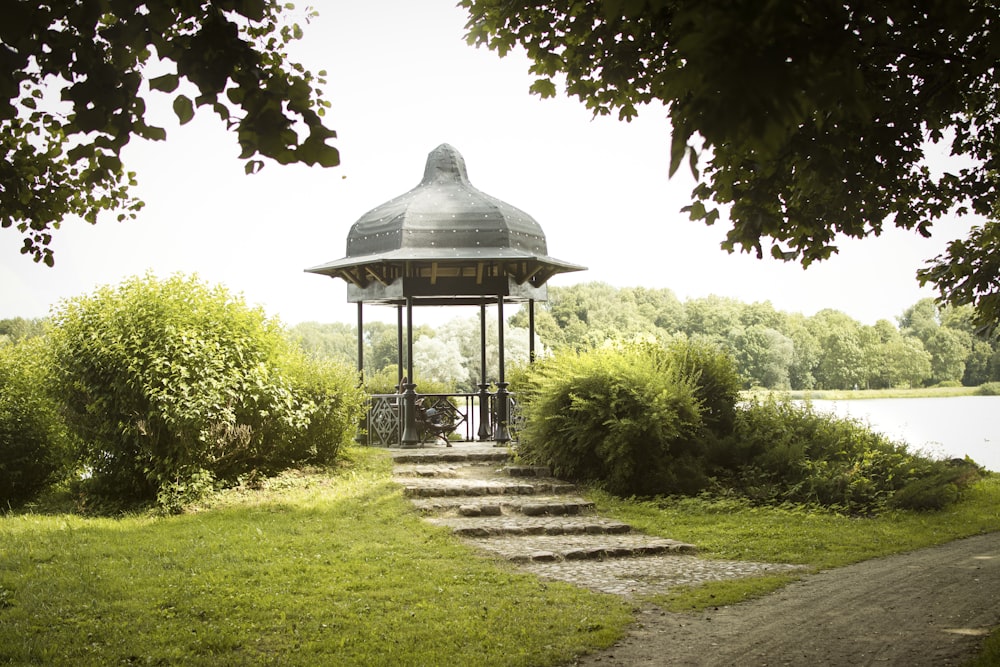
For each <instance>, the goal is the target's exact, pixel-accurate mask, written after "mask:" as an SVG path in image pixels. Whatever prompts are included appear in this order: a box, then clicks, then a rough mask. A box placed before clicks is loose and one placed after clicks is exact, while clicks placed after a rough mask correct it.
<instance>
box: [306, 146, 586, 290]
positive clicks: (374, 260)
mask: <svg viewBox="0 0 1000 667" xmlns="http://www.w3.org/2000/svg"><path fill="white" fill-rule="evenodd" d="M487 264H489V265H490V267H491V268H490V269H489V270H485V269H484V266H485V265H487ZM421 266H423V267H425V268H429V272H427V271H425V272H424V273H423V274H422V273H421V272H420V271H421V270H420V267H421ZM462 267H464V268H462ZM439 269H440V270H439ZM583 269H584V267H582V266H578V265H576V264H570V263H568V262H563V261H560V260H557V259H554V258H552V257H549V256H548V249H547V246H546V242H545V234H544V233H543V232H542V228H541V226H540V225H539V224H538V223H537V222H536V221H535V220H534V218H532V217H531V216H530V215H528V214H527V213H525V212H524V211H522V210H520V209H518V208H516V207H514V206H511V205H510V204H508V203H506V202H503V201H500V200H499V199H497V198H495V197H491V196H490V195H488V194H486V193H484V192H482V191H480V190H478V189H477V188H475V187H474V186H473V185H472V184H471V183H470V182H469V176H468V173H467V172H466V168H465V159H464V158H463V157H462V155H461V154H460V153H459V152H458V151H457V150H455V148H453V147H452V146H450V145H448V144H441V145H440V146H438V147H437V148H435V149H434V150H433V151H431V152H430V154H429V155H428V156H427V164H426V166H425V167H424V177H423V180H421V181H420V183H419V184H418V185H417V186H416V187H415V188H413V189H412V190H410V191H409V192H406V193H404V194H402V195H399V196H398V197H395V198H394V199H391V200H389V201H387V202H386V203H384V204H382V205H380V206H377V207H375V208H373V209H372V210H370V211H368V212H367V213H365V214H364V215H363V216H361V218H360V219H359V220H358V221H357V222H355V223H354V225H353V226H352V227H351V230H350V232H349V233H348V235H347V255H346V256H345V257H343V258H342V259H339V260H335V261H333V262H328V263H326V264H322V265H320V266H316V267H313V268H310V269H306V271H307V272H309V273H319V274H322V275H328V276H331V277H339V278H343V279H344V280H346V281H348V282H349V283H350V284H351V285H353V286H354V287H355V288H357V289H359V290H365V289H367V286H368V285H369V283H371V282H372V281H377V282H378V283H381V284H382V285H383V286H389V285H390V284H394V283H396V281H397V280H399V279H400V278H407V277H409V278H411V279H417V278H418V277H420V276H422V275H423V276H424V277H427V276H429V277H430V278H431V280H430V285H431V286H432V287H426V286H425V288H424V289H423V290H422V291H423V292H424V293H426V294H425V295H426V296H431V295H432V293H433V296H436V297H440V296H459V295H470V294H479V293H495V292H488V291H487V289H486V287H484V285H485V283H484V282H483V276H484V275H487V276H488V275H493V276H494V277H497V278H500V277H504V276H509V277H510V278H511V279H512V280H514V281H515V282H516V283H517V284H518V285H524V284H526V283H528V284H529V285H528V286H534V287H536V288H538V287H541V286H543V285H544V283H545V282H546V281H547V280H548V279H549V278H550V277H551V276H553V275H555V274H556V273H563V272H567V271H581V270H583ZM449 271H450V272H451V273H450V274H449ZM484 271H485V273H484ZM448 275H451V276H452V277H456V278H461V277H463V276H469V275H475V276H476V277H477V280H476V282H475V286H473V285H470V284H468V283H465V284H460V283H459V282H455V281H453V282H451V283H448V282H446V281H445V282H442V283H441V284H440V285H439V284H438V277H439V276H440V277H446V276H448ZM504 282H506V279H504ZM448 289H451V290H453V292H452V293H451V294H447V292H446V290H448ZM390 291H391V292H392V294H394V295H397V291H392V290H390ZM383 292H384V290H383ZM355 296H356V298H357V300H362V295H361V294H360V293H355Z"/></svg>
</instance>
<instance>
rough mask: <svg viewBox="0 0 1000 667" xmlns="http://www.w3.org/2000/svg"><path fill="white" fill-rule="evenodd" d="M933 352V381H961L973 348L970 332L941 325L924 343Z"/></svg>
mask: <svg viewBox="0 0 1000 667" xmlns="http://www.w3.org/2000/svg"><path fill="white" fill-rule="evenodd" d="M924 346H925V347H926V348H927V351H928V352H930V353H931V376H932V378H931V379H932V381H933V382H935V383H938V382H956V383H957V382H960V381H961V380H962V376H963V375H965V360H966V359H967V358H968V357H969V353H970V352H971V350H972V339H971V338H970V336H969V334H967V333H965V332H964V331H958V330H957V329H950V328H948V327H940V328H938V330H937V331H935V332H934V333H933V334H931V336H930V338H928V339H927V341H926V342H925V343H924Z"/></svg>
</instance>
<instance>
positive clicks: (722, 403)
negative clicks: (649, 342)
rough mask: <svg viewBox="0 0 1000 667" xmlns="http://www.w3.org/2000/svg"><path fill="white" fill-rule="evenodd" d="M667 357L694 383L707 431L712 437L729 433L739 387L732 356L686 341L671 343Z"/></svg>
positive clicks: (731, 428)
mask: <svg viewBox="0 0 1000 667" xmlns="http://www.w3.org/2000/svg"><path fill="white" fill-rule="evenodd" d="M666 355H667V359H668V360H669V361H668V363H672V364H676V365H677V366H678V368H679V369H680V372H681V373H682V375H684V376H686V377H688V378H690V379H691V380H692V381H693V382H694V387H695V392H694V393H695V397H696V398H697V399H698V401H699V403H700V404H701V418H702V422H703V423H704V425H705V428H706V429H707V431H708V432H709V433H710V434H711V435H712V436H715V437H725V436H727V435H729V434H730V433H732V430H733V427H734V425H735V423H736V404H737V401H739V397H740V386H741V384H742V381H741V380H740V374H739V371H737V370H736V362H735V361H734V360H733V358H732V356H730V355H729V354H727V353H726V352H723V351H722V350H720V349H719V348H717V347H714V346H712V345H709V344H707V343H699V342H693V341H687V340H681V341H675V342H673V343H671V344H670V345H669V346H668V347H667V348H666ZM665 361H666V360H665Z"/></svg>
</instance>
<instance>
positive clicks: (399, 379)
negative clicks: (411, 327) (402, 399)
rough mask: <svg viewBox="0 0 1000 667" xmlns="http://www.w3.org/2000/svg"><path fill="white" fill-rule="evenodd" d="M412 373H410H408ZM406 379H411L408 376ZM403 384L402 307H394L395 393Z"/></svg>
mask: <svg viewBox="0 0 1000 667" xmlns="http://www.w3.org/2000/svg"><path fill="white" fill-rule="evenodd" d="M410 372H411V373H412V371H410ZM406 377H412V375H408V376H406ZM402 383H403V307H402V306H396V387H397V389H396V391H399V385H401V384H402Z"/></svg>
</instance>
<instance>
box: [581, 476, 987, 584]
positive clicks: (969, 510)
mask: <svg viewBox="0 0 1000 667" xmlns="http://www.w3.org/2000/svg"><path fill="white" fill-rule="evenodd" d="M591 495H592V498H593V499H594V501H595V503H596V505H597V508H598V511H599V512H601V513H606V514H607V515H608V516H612V517H614V518H617V519H619V520H621V521H625V522H627V523H630V524H632V525H633V526H634V527H636V528H637V529H639V530H642V531H645V532H648V533H650V534H653V535H662V536H665V537H671V538H673V539H678V540H682V541H685V542H690V543H693V544H696V545H698V548H699V553H700V554H701V555H702V556H704V557H707V558H722V559H734V560H750V561H761V562H768V563H797V564H801V565H808V566H810V567H813V568H817V569H822V568H830V567H838V566H841V565H847V564H850V563H856V562H859V561H862V560H867V559H869V558H878V557H880V556H887V555H890V554H894V553H901V552H904V551H911V550H913V549H919V548H922V547H928V546H932V545H935V544H942V543H944V542H949V541H951V540H955V539H958V538H961V537H968V536H970V535H978V534H981V533H987V532H993V531H997V530H1000V475H998V474H991V475H989V476H988V477H986V478H984V479H982V480H981V481H979V482H977V483H975V484H974V485H973V486H971V487H970V488H969V489H967V490H966V491H965V493H964V495H963V499H962V501H961V502H959V503H956V504H955V505H952V506H950V507H948V508H946V509H944V510H940V511H936V512H912V511H897V512H887V513H885V514H883V515H881V516H878V517H874V518H857V517H850V516H845V515H841V514H836V513H833V512H830V511H826V510H822V509H808V508H802V507H768V506H762V507H754V506H753V505H750V504H749V503H747V502H744V501H741V500H738V499H711V498H701V497H699V498H666V499H661V500H653V501H645V502H641V501H635V500H622V499H617V498H614V497H612V496H610V495H607V494H604V493H600V492H592V494H591Z"/></svg>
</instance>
